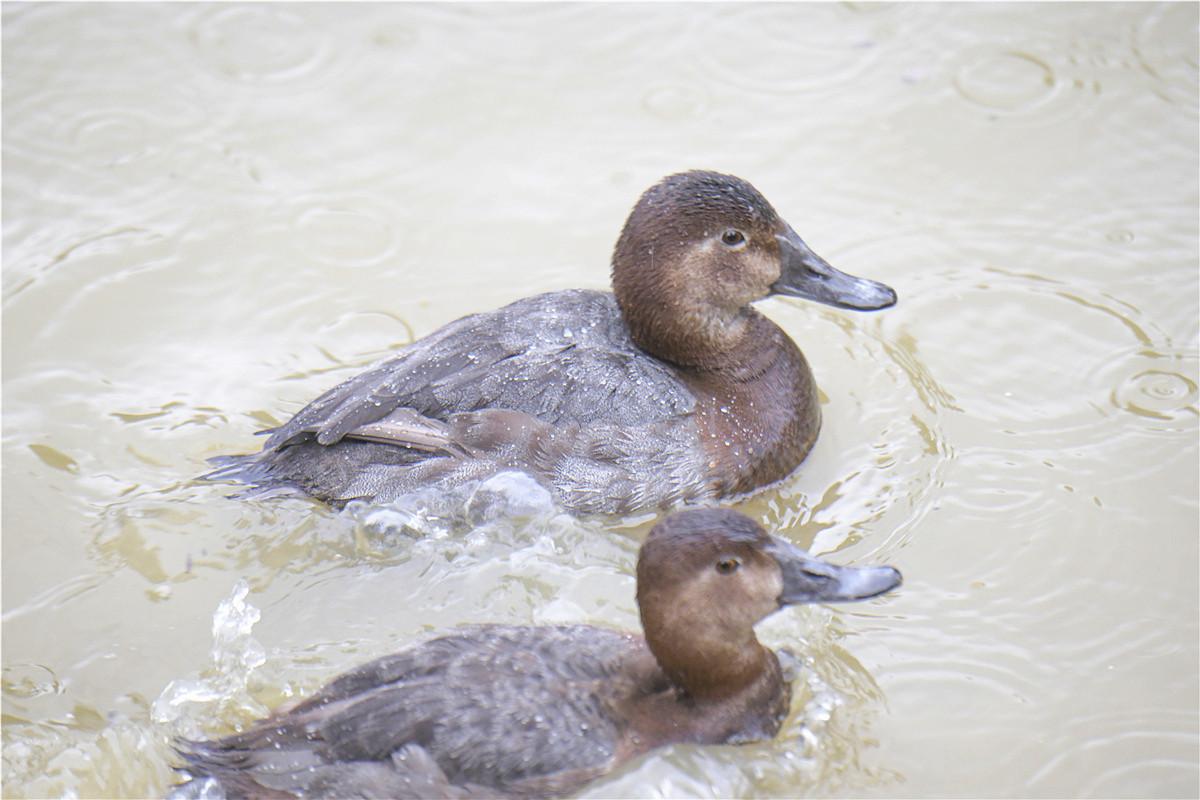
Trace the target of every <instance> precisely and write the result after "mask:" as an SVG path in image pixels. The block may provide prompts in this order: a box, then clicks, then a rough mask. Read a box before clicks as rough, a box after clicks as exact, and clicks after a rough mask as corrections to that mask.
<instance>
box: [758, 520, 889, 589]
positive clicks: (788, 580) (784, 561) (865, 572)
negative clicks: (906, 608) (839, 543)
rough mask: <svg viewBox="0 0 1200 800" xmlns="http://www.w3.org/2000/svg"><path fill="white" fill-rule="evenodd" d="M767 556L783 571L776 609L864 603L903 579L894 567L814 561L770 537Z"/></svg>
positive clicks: (800, 551) (801, 551)
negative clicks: (794, 605)
mask: <svg viewBox="0 0 1200 800" xmlns="http://www.w3.org/2000/svg"><path fill="white" fill-rule="evenodd" d="M767 552H769V553H770V554H771V555H772V556H774V558H775V561H776V562H778V563H779V568H780V569H781V570H782V571H783V592H782V593H780V595H779V605H781V606H786V605H791V604H793V603H840V602H846V601H850V600H866V599H868V598H871V597H876V596H877V595H881V594H883V593H884V592H890V591H891V590H892V589H895V588H896V587H897V586H899V585H900V583H901V582H902V580H903V578H902V577H901V576H900V571H899V570H897V569H896V568H895V567H842V566H838V565H837V564H830V563H829V562H827V561H822V560H821V559H819V558H814V557H813V556H810V555H809V554H808V553H806V552H804V551H803V550H801V549H800V548H799V547H796V545H794V544H792V543H791V542H789V541H787V540H786V539H781V538H779V537H778V536H772V537H771V545H770V546H769V547H768V549H767Z"/></svg>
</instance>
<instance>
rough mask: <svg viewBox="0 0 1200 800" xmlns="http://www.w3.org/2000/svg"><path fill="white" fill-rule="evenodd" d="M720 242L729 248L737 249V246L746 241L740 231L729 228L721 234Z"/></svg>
mask: <svg viewBox="0 0 1200 800" xmlns="http://www.w3.org/2000/svg"><path fill="white" fill-rule="evenodd" d="M721 241H722V242H724V243H725V244H726V245H727V246H729V247H737V246H738V245H739V244H741V243H743V242H744V241H746V236H745V234H743V233H742V232H741V231H739V230H737V229H735V228H730V229H729V230H727V231H725V232H724V233H722V234H721Z"/></svg>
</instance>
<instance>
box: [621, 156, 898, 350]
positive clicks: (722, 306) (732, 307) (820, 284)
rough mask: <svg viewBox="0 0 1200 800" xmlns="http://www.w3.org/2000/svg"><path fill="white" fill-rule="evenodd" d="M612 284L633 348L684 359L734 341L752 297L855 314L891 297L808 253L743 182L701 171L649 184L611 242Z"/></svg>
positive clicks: (885, 289)
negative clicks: (783, 298)
mask: <svg viewBox="0 0 1200 800" xmlns="http://www.w3.org/2000/svg"><path fill="white" fill-rule="evenodd" d="M612 284H613V292H614V294H615V295H616V298H617V303H618V304H619V305H620V307H621V313H622V314H623V315H624V317H625V319H626V322H627V323H628V324H629V327H630V330H631V332H632V334H633V338H634V341H635V342H637V344H638V346H639V347H641V348H642V349H644V350H646V351H648V352H650V353H653V354H654V355H656V356H659V357H660V358H664V359H666V360H668V361H674V362H675V363H679V364H684V365H688V364H698V363H703V361H704V357H705V355H706V354H710V353H719V352H725V351H728V350H731V349H732V348H733V347H735V346H736V345H737V344H738V343H739V342H740V340H741V336H742V335H744V333H745V330H746V322H747V320H748V319H749V315H750V313H751V312H750V309H749V305H750V303H753V302H755V301H756V300H761V299H763V298H765V297H770V296H771V295H787V296H790V297H803V298H807V299H809V300H814V301H816V302H819V303H825V304H827V305H832V306H836V307H838V308H848V309H855V310H860V311H872V310H876V309H881V308H887V307H888V306H891V305H893V304H894V303H895V302H896V293H895V292H894V291H893V290H892V289H890V288H889V287H887V286H885V285H884V284H882V283H878V282H876V281H872V280H867V279H865V278H856V277H854V276H851V275H847V274H846V273H844V272H839V271H838V270H836V269H834V268H833V267H832V266H831V265H830V264H829V262H827V261H825V259H823V258H821V257H820V256H818V255H817V254H816V253H814V252H813V251H812V249H811V248H809V246H808V245H807V244H805V243H804V241H803V240H802V239H801V238H800V237H799V236H798V235H797V234H796V232H795V231H794V230H792V227H791V226H790V225H788V224H787V222H785V221H784V220H783V219H781V218H780V216H779V215H778V214H777V213H776V212H775V209H774V208H772V207H771V204H770V203H768V202H767V200H766V198H765V197H763V196H762V194H761V193H759V191H758V190H757V189H755V188H754V187H753V186H751V185H750V184H749V183H748V182H746V181H744V180H742V179H741V178H738V177H735V176H733V175H722V174H720V173H717V172H705V171H693V172H682V173H679V174H676V175H671V176H668V177H666V178H663V179H662V180H661V181H659V182H658V183H657V184H655V185H654V186H652V187H650V188H649V189H648V190H646V192H645V194H643V195H642V197H641V199H640V200H638V202H637V204H636V205H635V206H634V207H633V211H632V212H630V214H629V219H628V220H626V222H625V227H624V229H623V230H622V231H621V235H620V237H619V238H618V240H617V245H616V249H615V250H614V252H613V274H612Z"/></svg>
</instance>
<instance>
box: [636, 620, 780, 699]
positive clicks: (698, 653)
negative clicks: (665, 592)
mask: <svg viewBox="0 0 1200 800" xmlns="http://www.w3.org/2000/svg"><path fill="white" fill-rule="evenodd" d="M648 605H650V606H651V607H650V608H649V609H647V608H643V610H642V627H643V630H644V631H645V634H646V644H647V646H648V647H649V648H650V652H651V653H653V654H654V657H655V659H656V660H657V661H658V664H659V666H660V667H661V668H662V670H663V672H664V673H665V674H666V675H667V677H668V678H669V679H670V681H671V683H673V684H674V685H675V686H676V687H677V688H678V689H680V690H682V691H683V692H684V694H686V695H687V696H688V697H690V698H692V699H694V700H697V701H714V700H715V701H720V700H725V699H728V698H730V697H732V696H735V695H739V694H743V693H745V692H746V691H748V689H749V688H750V687H752V686H754V685H755V684H761V683H762V682H763V681H764V680H765V681H767V682H768V683H771V684H772V687H771V688H772V689H774V684H778V685H780V686H782V684H783V678H782V672H781V670H780V668H779V660H778V659H777V658H776V657H775V654H774V653H772V652H771V651H770V650H768V649H767V648H766V647H763V646H762V644H760V643H759V641H758V638H757V637H756V636H755V635H754V629H753V628H748V629H746V630H745V631H744V632H741V633H740V634H738V635H730V634H729V632H727V631H722V630H717V629H715V628H714V626H713V624H712V621H711V619H710V615H705V614H695V615H693V614H690V613H688V611H687V610H683V609H679V608H678V607H676V608H674V609H670V610H669V611H667V612H666V613H658V610H657V609H655V608H654V603H653V601H651V602H650V603H649V604H648Z"/></svg>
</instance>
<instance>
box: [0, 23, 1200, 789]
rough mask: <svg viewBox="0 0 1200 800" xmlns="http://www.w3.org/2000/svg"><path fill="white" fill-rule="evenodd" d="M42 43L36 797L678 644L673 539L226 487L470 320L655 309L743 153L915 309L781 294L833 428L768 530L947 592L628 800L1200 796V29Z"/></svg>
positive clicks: (13, 383)
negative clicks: (537, 648)
mask: <svg viewBox="0 0 1200 800" xmlns="http://www.w3.org/2000/svg"><path fill="white" fill-rule="evenodd" d="M3 15H4V16H3V23H4V29H3V45H4V49H3V158H4V164H3V166H4V182H3V290H4V296H3V389H4V397H3V400H4V406H3V423H4V429H3V479H4V481H3V501H4V502H3V629H2V632H3V667H4V683H3V713H4V716H3V766H4V771H3V791H4V794H5V796H9V797H44V796H81V797H116V796H127V797H145V796H157V795H161V794H162V793H163V792H164V791H165V790H166V788H167V786H168V785H169V783H170V781H171V773H170V769H169V759H170V753H169V751H168V742H169V740H170V737H171V736H172V735H176V734H192V735H195V734H200V733H205V734H215V733H219V732H224V731H228V730H230V729H232V728H233V727H235V726H237V725H239V724H242V723H244V722H246V721H248V720H249V719H251V718H253V717H254V716H256V715H258V714H261V713H263V712H264V711H265V710H266V709H267V708H269V707H271V706H273V705H275V704H277V703H279V702H281V701H282V700H283V699H285V698H287V697H292V696H295V695H297V694H301V693H304V692H307V691H311V690H312V689H313V688H315V687H316V686H318V685H320V684H321V683H322V682H323V681H324V680H326V679H327V678H329V677H331V676H332V675H334V674H336V673H337V672H339V671H341V670H343V669H346V668H348V667H349V666H351V665H353V664H356V663H358V662H361V661H363V660H366V659H367V658H370V657H372V656H375V655H378V654H382V653H385V652H388V651H391V650H395V649H398V648H400V647H402V646H404V645H406V644H408V643H410V642H412V641H415V640H418V639H419V638H421V637H424V636H427V635H429V633H431V632H432V631H435V630H439V629H443V628H446V627H451V626H454V625H457V624H460V623H468V622H481V621H502V622H514V623H530V622H534V623H541V622H567V621H569V622H579V621H591V622H598V623H603V624H610V625H616V626H626V627H633V626H635V625H636V622H637V618H636V610H635V607H634V605H633V579H632V565H633V561H634V557H635V554H636V549H637V544H638V541H639V537H640V536H641V535H642V533H643V532H644V530H645V521H644V520H643V521H627V522H626V523H625V524H624V525H623V526H619V525H617V524H616V523H614V522H613V521H606V520H583V521H580V520H575V519H572V518H571V517H569V516H566V515H564V514H561V513H557V512H555V511H554V510H553V509H552V508H548V507H545V506H544V505H540V504H539V503H538V502H537V500H536V498H535V497H531V496H529V495H528V493H522V492H516V493H513V494H512V496H511V498H510V501H509V506H508V507H507V508H505V507H504V503H501V504H500V505H499V506H497V505H496V504H495V503H489V502H488V498H485V497H474V498H472V499H470V500H469V501H462V502H459V503H458V505H457V507H456V508H454V509H453V513H450V514H447V513H445V512H444V511H443V512H440V513H439V511H438V509H437V508H436V507H435V506H436V504H432V503H431V502H429V499H428V498H426V499H425V500H422V501H420V502H417V501H414V502H413V503H410V504H408V505H405V506H403V507H398V508H392V509H384V510H380V509H374V510H371V509H362V510H358V511H353V512H348V513H343V514H336V513H333V512H331V511H329V510H328V509H325V508H323V507H321V506H319V505H316V504H313V503H310V502H307V501H304V500H298V499H297V500H262V501H250V502H241V501H232V500H227V499H225V497H224V494H225V492H226V491H227V489H226V487H221V486H210V485H200V484H196V483H194V482H192V478H193V477H194V476H195V475H197V474H199V473H200V472H202V471H203V470H204V469H205V467H206V464H205V459H206V458H208V457H210V456H213V455H216V454H219V453H227V452H237V451H247V450H250V449H252V448H254V447H256V446H257V445H258V443H259V441H260V440H255V439H254V438H253V437H252V436H251V434H252V432H253V431H254V430H256V429H257V428H259V427H261V426H263V425H264V424H270V423H272V422H273V421H277V420H280V419H283V418H285V417H286V416H287V415H289V414H291V413H292V412H294V411H295V410H297V409H298V408H299V407H300V406H301V405H302V404H303V403H304V402H305V401H306V400H308V399H310V398H311V397H313V396H315V395H316V394H317V393H318V392H320V391H321V390H323V389H324V388H326V387H328V386H330V385H332V384H333V383H334V382H336V381H338V380H341V379H343V378H345V377H347V376H349V375H351V374H353V373H354V372H355V371H356V370H358V369H360V368H361V367H362V366H364V365H366V364H368V363H370V362H372V361H373V360H375V359H377V358H379V357H380V356H382V355H384V354H385V353H387V352H388V351H389V350H390V349H392V348H396V347H400V346H402V345H403V344H404V343H406V342H408V341H410V340H411V339H412V338H414V337H418V336H422V335H425V334H427V333H429V332H431V331H432V330H435V329H436V328H437V327H439V326H440V325H442V324H444V323H446V322H448V321H450V320H452V319H454V318H456V317H458V316H461V315H462V314H465V313H468V312H472V311H478V310H483V309H488V308H492V307H495V306H497V305H500V304H502V303H504V302H507V301H510V300H512V299H515V298H517V297H520V296H523V295H527V294H531V293H534V292H537V291H542V290H548V289H555V288H565V287H571V286H583V287H593V288H603V287H605V286H606V284H607V272H608V254H609V252H610V249H611V246H612V243H613V241H614V240H615V237H616V234H617V231H618V229H619V227H620V224H621V222H622V221H623V220H624V216H625V214H626V213H627V211H628V209H629V207H630V206H631V205H632V203H633V202H634V200H635V199H636V197H637V195H638V194H639V193H640V192H641V190H642V189H644V188H645V187H646V186H648V185H649V184H650V183H652V182H653V181H654V180H656V179H657V178H659V177H661V176H662V175H664V174H667V173H669V172H673V171H678V170H680V169H686V168H694V167H703V168H710V169H718V170H723V171H728V172H733V173H736V174H739V175H741V176H743V177H745V178H747V179H749V180H751V181H752V182H754V183H755V184H756V185H757V186H758V187H759V188H760V189H761V190H762V191H763V192H764V193H765V194H766V196H767V197H768V198H769V199H770V200H771V201H772V203H773V204H774V205H775V206H776V207H777V208H778V209H779V210H780V212H781V213H782V214H783V215H784V216H785V217H786V218H787V219H788V220H789V221H790V222H792V224H793V225H794V226H795V227H796V228H797V230H798V231H799V232H800V233H801V234H802V235H803V236H804V237H805V238H806V239H807V240H808V241H809V243H810V244H812V245H813V246H814V247H815V248H816V249H817V250H818V251H819V252H821V253H822V254H823V255H825V256H826V257H827V258H828V259H829V260H830V261H831V262H833V263H834V264H835V265H837V266H839V267H841V268H843V269H845V270H847V271H849V272H852V273H855V274H860V275H867V276H870V277H874V278H878V279H880V280H883V281H885V282H887V283H889V284H890V285H892V286H894V287H895V288H896V289H897V290H898V291H899V293H900V296H901V301H900V304H899V305H898V306H897V307H896V308H895V309H892V310H890V311H887V312H885V313H882V314H878V315H853V314H850V313H843V312H838V311H834V310H830V309H825V308H819V307H815V306H811V305H803V304H800V303H793V302H791V301H786V300H772V301H769V302H767V303H764V304H763V305H762V309H763V310H764V311H765V312H766V313H767V314H769V315H770V316H771V317H773V318H774V319H775V320H777V321H778V322H780V324H782V325H783V326H784V327H785V328H786V329H787V330H788V331H789V332H790V333H791V335H792V336H793V338H795V339H796V341H797V342H798V343H799V344H800V345H801V347H802V348H803V349H804V350H805V352H806V354H807V355H808V358H809V360H810V362H811V363H812V364H813V366H814V369H815V371H816V373H817V378H818V381H819V383H820V386H821V388H822V390H823V393H824V395H825V397H826V398H827V404H826V406H825V420H826V421H825V428H824V430H823V432H822V438H821V440H820V442H819V443H818V446H817V448H816V450H815V451H814V453H813V455H812V456H811V457H810V458H809V460H808V461H807V462H806V464H805V465H804V467H803V468H802V470H801V471H800V472H799V473H798V474H797V475H796V476H795V477H794V478H793V479H791V480H789V481H787V482H786V483H785V484H784V485H783V486H782V487H780V488H779V489H778V490H777V491H773V492H771V493H769V494H766V495H763V496H761V497H758V498H756V499H754V500H753V501H751V502H749V503H745V504H743V506H742V507H743V510H745V511H747V512H748V513H751V514H753V515H755V516H756V517H758V518H759V519H761V520H762V521H763V522H764V523H766V524H768V525H770V526H772V527H774V528H776V529H778V530H781V531H782V532H784V534H785V535H788V536H790V537H791V538H793V539H794V540H796V541H798V542H801V543H803V544H805V545H806V546H810V547H812V548H813V549H814V550H815V551H817V552H821V553H827V554H828V553H833V554H834V558H835V560H843V561H853V562H856V563H866V562H886V563H891V564H895V565H896V566H898V567H900V568H901V569H902V570H903V571H904V573H905V576H906V583H905V586H904V588H903V590H902V591H901V592H900V593H899V594H897V595H896V596H894V597H889V598H884V599H880V600H877V601H873V602H872V603H869V604H866V605H862V606H854V607H847V608H820V607H818V608H808V609H801V610H796V611H789V612H785V613H782V614H780V615H778V616H777V617H775V618H772V619H771V620H769V621H768V622H767V623H766V624H765V625H764V626H763V627H762V637H763V638H764V639H765V640H767V641H769V642H770V643H772V644H773V645H787V646H790V647H793V648H796V649H800V650H802V651H804V652H805V653H807V656H808V663H809V667H810V669H809V671H808V673H807V675H806V677H805V678H804V679H802V680H801V682H800V688H801V690H800V691H798V692H797V694H796V701H795V708H794V713H793V715H792V716H791V718H790V719H789V721H788V722H787V724H786V725H785V728H784V730H783V732H782V734H781V736H780V737H779V738H778V739H776V740H775V741H771V742H765V743H761V744H757V745H752V746H746V747H719V748H693V747H677V748H672V749H669V750H666V751H663V752H661V753H658V754H654V755H652V756H651V757H649V758H647V759H645V760H643V761H641V762H638V763H635V764H633V765H631V766H630V767H629V768H628V769H626V770H624V771H623V772H622V773H621V774H619V775H617V776H615V777H613V778H612V779H610V780H608V781H606V782H603V783H600V784H597V785H595V786H593V787H591V788H590V789H589V790H588V792H587V794H588V795H589V796H596V797H608V796H670V797H691V796H722V797H723V796H729V795H734V796H795V795H811V796H834V795H837V796H840V795H862V796H881V797H896V796H914V797H915V796H978V797H998V796H1005V797H1009V796H1036V797H1049V796H1090V797H1100V796H1129V797H1147V796H1178V797H1187V796H1192V797H1194V796H1196V795H1197V794H1198V793H1200V785H1198V783H1200V777H1198V775H1200V771H1198V766H1197V761H1198V750H1200V714H1198V707H1200V690H1198V675H1197V673H1198V670H1197V663H1198V661H1200V653H1198V649H1200V648H1198V637H1200V631H1198V627H1200V626H1198V607H1197V594H1198V585H1197V584H1198V581H1197V572H1198V552H1197V542H1198V539H1200V519H1198V511H1197V496H1198V492H1200V490H1198V481H1200V478H1198V474H1197V473H1198V458H1200V447H1198V409H1197V383H1198V382H1200V376H1198V374H1197V373H1198V368H1200V366H1198V359H1200V356H1198V333H1197V327H1198V322H1197V319H1198V314H1200V297H1198V294H1197V292H1198V286H1197V284H1198V279H1197V263H1198V258H1200V256H1198V246H1197V242H1198V238H1200V234H1198V229H1197V227H1198V223H1197V208H1198V188H1197V170H1198V167H1200V164H1198V156H1197V152H1198V150H1197V124H1198V123H1197V120H1198V113H1197V85H1198V84H1197V71H1198V70H1197V60H1198V59H1197V6H1196V5H1195V4H1140V3H1139V4H1129V5H1125V4H1097V5H1092V4H1084V3H1078V4H1076V3H1072V4H1064V5H1030V4H1012V5H1009V4H1003V5H987V4H970V5H957V6H947V5H933V4H921V5H875V4H865V5H832V4H830V5H752V4H745V5H736V6H735V5H716V4H712V5H696V6H673V5H653V6H642V5H613V6H595V5H582V4H580V5H550V4H544V5H529V6H525V5H508V4H502V5H487V6H474V5H395V6H393V5H375V4H373V5H364V6H352V7H348V6H325V5H269V6H252V5H245V6H239V5H124V6H113V5H97V4H88V5H58V4H56V5H21V4H11V3H9V4H5V6H4V9H3ZM497 510H499V511H501V512H503V513H497ZM242 580H244V581H246V586H247V587H248V588H249V592H248V593H247V594H246V595H245V597H244V599H243V598H241V595H239V594H238V593H237V587H238V585H239V582H240V581H242ZM218 612H220V616H219V619H220V620H222V621H221V623H220V624H219V625H218V626H217V630H216V631H215V633H216V637H217V638H216V640H214V630H213V626H214V615H215V614H218ZM256 615H257V616H258V618H257V620H256V619H255V617H256ZM252 623H253V624H252Z"/></svg>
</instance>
